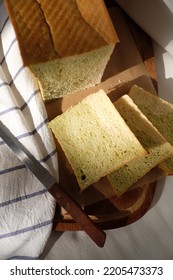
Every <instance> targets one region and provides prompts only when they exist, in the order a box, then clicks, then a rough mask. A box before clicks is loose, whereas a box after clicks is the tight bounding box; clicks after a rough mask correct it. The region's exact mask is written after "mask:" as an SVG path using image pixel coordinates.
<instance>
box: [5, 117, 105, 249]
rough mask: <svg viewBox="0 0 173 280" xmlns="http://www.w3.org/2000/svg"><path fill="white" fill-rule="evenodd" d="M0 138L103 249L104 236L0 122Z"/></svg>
mask: <svg viewBox="0 0 173 280" xmlns="http://www.w3.org/2000/svg"><path fill="white" fill-rule="evenodd" d="M0 137H1V138H2V139H3V140H4V142H5V143H6V144H7V145H8V146H9V148H10V149H11V150H12V151H13V152H14V153H15V155H16V156H17V157H18V158H19V159H20V160H21V161H22V162H23V163H24V164H25V166H26V167H27V168H28V169H29V170H30V171H31V172H32V173H33V174H34V175H35V177H36V178H37V179H38V180H39V181H40V182H41V183H42V184H43V185H44V187H45V188H46V189H47V190H48V192H49V193H51V195H52V196H53V197H54V198H55V200H56V201H57V202H58V204H59V205H60V206H62V207H63V208H64V209H65V210H66V211H67V212H68V214H69V215H70V216H71V217H72V218H73V220H74V221H75V222H76V223H78V224H79V225H80V226H81V227H82V229H83V230H84V231H85V232H86V233H87V234H88V236H89V237H90V238H91V239H92V240H93V241H94V242H95V243H96V244H97V245H98V246H99V247H103V246H104V243H105V240H106V234H105V232H104V231H103V230H101V229H100V228H99V227H97V226H96V225H95V224H94V222H93V221H92V220H91V219H90V217H89V216H88V215H87V214H86V213H85V212H84V211H83V209H82V208H81V207H80V206H79V205H78V204H77V203H76V202H75V201H74V200H73V199H72V198H71V197H70V196H69V195H68V194H67V193H66V192H64V190H63V189H62V188H61V186H60V184H59V183H58V182H57V181H56V179H55V178H54V177H53V176H52V175H51V174H50V173H49V171H48V170H47V169H46V168H45V167H43V165H42V164H41V163H40V162H39V161H38V160H37V159H36V158H35V157H34V156H33V155H32V154H31V153H30V152H29V151H28V150H27V148H26V147H25V146H24V145H23V144H22V143H21V142H20V141H19V140H18V139H17V138H16V137H15V136H14V135H13V134H12V133H11V131H10V130H9V129H8V128H7V127H6V126H5V125H4V124H3V123H2V122H1V121H0Z"/></svg>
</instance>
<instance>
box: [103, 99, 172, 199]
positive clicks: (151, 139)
mask: <svg viewBox="0 0 173 280" xmlns="http://www.w3.org/2000/svg"><path fill="white" fill-rule="evenodd" d="M114 105H115V107H116V109H117V110H118V112H119V113H120V114H121V116H122V117H123V119H124V120H125V122H126V124H127V125H128V126H129V128H130V129H131V131H132V132H133V133H134V135H135V136H136V137H137V139H138V140H139V141H140V143H141V144H142V146H143V147H144V149H145V150H146V151H147V152H148V154H147V155H145V156H143V157H140V158H138V159H134V160H132V161H130V162H129V163H127V164H125V165H124V166H122V167H121V168H120V169H118V170H116V171H114V172H113V173H111V174H110V175H108V179H109V181H110V183H111V185H112V187H113V188H114V190H115V192H116V194H117V196H120V195H121V194H123V193H124V192H125V191H127V190H128V189H129V188H130V187H131V186H132V185H133V184H134V183H136V182H137V181H138V180H139V179H141V178H142V177H143V176H144V175H145V174H147V173H148V172H149V171H150V170H151V169H152V168H154V167H155V166H157V165H158V164H159V163H161V162H162V161H163V160H165V159H166V158H168V157H169V156H172V155H173V146H172V145H170V144H169V143H168V142H167V140H166V139H165V138H164V137H163V136H162V135H161V134H160V133H159V132H158V130H157V129H156V128H155V127H154V126H153V125H152V123H151V122H150V121H149V120H148V119H147V118H146V117H145V115H144V114H142V112H141V111H140V110H139V108H138V107H137V106H136V105H135V103H134V102H133V101H132V99H131V98H130V97H129V96H128V95H124V96H123V97H121V98H120V99H118V101H117V102H115V103H114Z"/></svg>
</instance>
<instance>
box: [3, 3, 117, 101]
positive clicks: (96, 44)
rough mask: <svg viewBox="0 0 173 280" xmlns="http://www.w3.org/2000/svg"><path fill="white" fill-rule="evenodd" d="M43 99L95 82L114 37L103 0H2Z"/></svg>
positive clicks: (94, 83)
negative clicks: (36, 79)
mask: <svg viewBox="0 0 173 280" xmlns="http://www.w3.org/2000/svg"><path fill="white" fill-rule="evenodd" d="M5 4H6V7H7V11H8V13H9V16H10V19H11V21H12V23H13V26H14V29H15V31H16V35H17V39H18V43H19V47H20V51H21V55H22V58H23V62H24V65H25V66H29V68H30V69H31V70H32V72H33V73H34V75H35V76H36V77H37V78H38V81H39V85H40V88H41V92H42V96H43V100H45V101H46V100H50V99H55V98H58V97H60V96H64V95H66V94H69V93H72V92H76V91H79V90H82V89H85V88H88V87H91V86H94V85H96V84H98V83H100V81H101V78H102V75H103V72H104V70H105V68H106V65H107V63H108V60H109V58H110V56H111V54H112V52H113V49H114V47H115V44H116V42H117V41H118V39H117V35H116V32H115V30H114V27H113V24H112V22H111V19H110V17H109V14H108V11H107V9H106V6H105V4H104V1H103V0H87V1H84V0H65V1H64V0H51V1H49V0H27V1H23V0H5Z"/></svg>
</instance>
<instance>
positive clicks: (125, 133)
mask: <svg viewBox="0 0 173 280" xmlns="http://www.w3.org/2000/svg"><path fill="white" fill-rule="evenodd" d="M49 125H50V128H51V129H52V131H53V133H54V135H55V137H56V138H57V140H58V142H59V144H60V145H61V147H62V149H63V150H64V152H65V155H66V156H67V159H68V161H69V163H70V164H71V166H72V168H73V170H74V173H75V175H76V178H77V181H78V183H79V186H80V188H81V189H82V190H84V189H85V188H87V187H88V186H90V185H91V184H93V183H95V182H97V181H98V180H99V179H101V178H102V177H104V176H106V175H107V174H109V173H111V172H113V171H114V170H115V169H118V168H120V167H121V166H123V165H124V164H126V163H127V162H129V161H131V160H132V159H134V158H139V157H145V156H146V155H147V152H146V151H145V150H144V148H143V147H142V145H141V144H140V142H139V140H138V139H137V138H136V137H135V135H134V134H133V132H132V131H131V130H130V129H129V127H128V126H127V125H126V123H125V121H124V120H123V118H122V117H121V115H120V114H119V113H118V111H117V110H116V109H115V107H114V105H113V103H112V102H111V101H110V99H109V97H108V96H107V95H106V93H105V92H104V91H103V90H100V91H98V92H96V93H93V94H91V95H89V96H88V97H86V98H85V99H83V100H82V101H81V102H80V103H78V104H77V105H75V106H74V107H71V108H70V109H69V110H67V111H66V112H65V113H63V114H61V115H59V116H57V117H56V118H55V119H53V120H52V121H51V122H50V124H49Z"/></svg>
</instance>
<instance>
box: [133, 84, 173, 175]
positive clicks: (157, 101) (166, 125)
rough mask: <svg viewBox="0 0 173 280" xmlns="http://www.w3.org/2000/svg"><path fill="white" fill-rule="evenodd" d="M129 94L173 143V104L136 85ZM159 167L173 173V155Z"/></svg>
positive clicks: (167, 172)
mask: <svg viewBox="0 0 173 280" xmlns="http://www.w3.org/2000/svg"><path fill="white" fill-rule="evenodd" d="M129 96H130V97H131V98H132V100H133V101H134V103H135V104H136V105H137V106H138V107H139V109H140V110H141V111H142V113H143V114H144V115H145V116H146V117H147V118H148V119H149V120H150V122H151V123H152V124H153V126H155V127H156V128H157V130H158V131H159V132H160V133H161V134H162V135H163V137H164V138H165V139H166V140H167V141H168V142H169V143H170V144H171V145H173V104H171V103H169V102H167V101H166V100H164V99H162V98H160V97H158V96H156V95H153V94H151V93H149V92H147V91H145V90H144V89H143V88H140V87H138V86H136V85H135V86H133V87H132V88H131V90H130V91H129ZM159 167H160V168H161V169H162V170H163V171H164V172H165V173H166V174H167V175H172V174H173V156H170V157H169V158H168V159H166V160H165V161H164V162H162V163H161V164H159Z"/></svg>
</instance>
